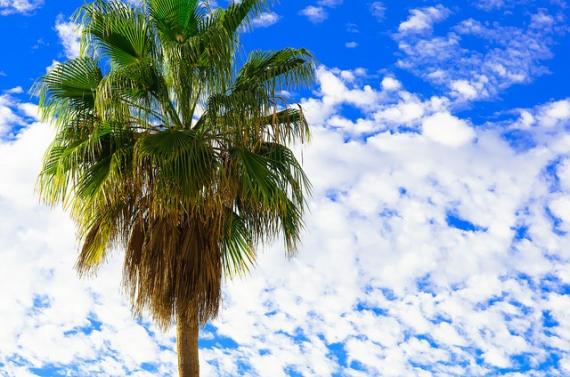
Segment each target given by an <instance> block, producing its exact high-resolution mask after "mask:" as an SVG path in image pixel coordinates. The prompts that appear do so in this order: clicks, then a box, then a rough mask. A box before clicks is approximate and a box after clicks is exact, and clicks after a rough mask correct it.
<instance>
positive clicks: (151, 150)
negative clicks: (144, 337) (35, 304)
mask: <svg viewBox="0 0 570 377" xmlns="http://www.w3.org/2000/svg"><path fill="white" fill-rule="evenodd" d="M262 9H264V4H263V0H241V1H239V2H237V1H235V2H232V4H230V5H229V6H228V7H227V8H226V9H219V8H217V9H212V8H210V7H209V6H208V4H207V3H206V2H204V1H199V0H145V1H143V2H141V4H140V5H127V4H126V3H123V2H121V1H102V0H99V1H95V2H94V3H91V4H88V5H85V6H83V7H82V8H80V10H79V11H78V20H79V22H80V24H81V28H82V39H81V55H80V57H78V58H76V59H71V60H69V61H67V62H65V63H62V64H59V65H57V66H56V67H54V68H53V69H51V70H50V71H49V72H48V73H47V74H46V75H45V76H44V77H42V78H41V79H40V80H39V81H38V84H37V87H36V88H37V94H38V96H39V98H40V109H41V113H42V116H43V117H44V119H46V120H50V121H51V122H53V123H54V124H55V127H56V134H55V137H54V140H53V142H52V144H51V146H50V147H49V149H48V151H47V153H46V156H45V159H44V162H43V166H42V169H41V172H40V174H39V178H38V191H39V193H40V196H41V198H42V199H43V200H44V201H45V202H46V203H48V204H50V205H62V206H63V207H64V208H66V209H67V210H69V212H70V214H71V216H72V218H73V219H74V221H75V222H76V224H77V228H78V239H79V240H80V243H81V248H80V251H79V257H78V260H77V269H78V271H79V273H80V275H89V274H92V273H94V272H95V271H96V269H97V267H98V266H99V265H101V263H103V262H104V261H105V260H106V258H107V257H108V253H109V251H110V250H112V249H114V248H120V249H124V252H125V260H124V269H123V284H124V287H125V288H126V291H127V292H128V293H129V295H130V299H131V303H132V308H133V313H134V314H135V315H141V314H142V313H143V312H144V311H148V312H149V313H150V315H151V316H152V318H153V319H154V320H155V322H156V323H157V325H158V326H159V327H160V328H162V329H167V328H168V327H169V326H170V325H172V324H173V323H174V322H176V325H177V348H178V358H179V373H180V376H184V377H188V376H192V377H194V376H198V375H199V362H198V333H199V328H200V326H202V325H204V324H205V323H206V322H207V321H209V320H211V319H213V318H215V317H216V315H217V314H218V311H219V308H220V299H221V287H222V281H223V280H224V278H231V277H233V276H236V275H239V274H242V273H245V272H247V271H248V270H249V269H250V268H251V267H252V265H253V264H254V262H255V258H256V247H258V246H259V245H260V244H263V243H266V242H269V241H271V240H273V239H275V238H276V237H277V236H279V235H282V236H283V239H284V241H285V242H284V249H285V250H286V252H287V253H288V255H291V254H292V253H294V252H295V250H296V246H297V244H298V241H299V237H300V232H301V230H302V226H303V225H302V215H303V213H304V210H305V207H306V197H307V195H308V194H309V190H310V185H309V182H308V180H307V177H306V175H305V173H304V171H303V169H302V166H301V164H300V163H299V161H298V160H297V159H296V157H295V155H294V153H293V152H292V150H291V149H290V147H291V146H292V144H293V143H296V142H303V141H304V140H306V139H307V137H308V131H309V130H308V125H307V123H306V121H305V118H304V116H303V112H302V109H301V108H300V107H289V106H288V105H287V102H286V98H284V97H283V96H282V94H281V93H283V91H284V90H286V89H289V90H291V89H294V88H300V87H304V86H306V85H308V84H309V83H310V82H311V81H312V79H313V74H314V64H313V62H312V57H311V55H310V54H309V53H308V52H307V51H306V50H304V49H293V48H289V49H284V50H280V51H275V52H261V51H258V52H253V53H251V54H250V55H249V56H247V57H243V58H242V59H241V60H243V64H241V65H240V66H239V67H238V66H237V65H238V64H237V63H236V61H237V60H238V58H239V55H240V54H237V49H238V44H239V41H238V32H239V31H240V30H241V29H242V28H243V27H244V26H246V25H247V24H248V20H251V19H252V17H254V16H256V15H257V14H259V12H261V11H262Z"/></svg>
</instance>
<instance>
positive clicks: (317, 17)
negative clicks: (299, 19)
mask: <svg viewBox="0 0 570 377" xmlns="http://www.w3.org/2000/svg"><path fill="white" fill-rule="evenodd" d="M342 3H343V0H319V1H317V4H316V5H309V6H307V7H305V8H303V9H302V10H301V11H300V12H299V14H300V15H302V16H305V17H307V18H308V19H309V21H311V22H312V23H321V22H323V21H325V20H326V19H327V18H328V17H329V14H328V12H327V8H336V7H337V6H339V5H341V4H342Z"/></svg>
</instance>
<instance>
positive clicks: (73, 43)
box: [55, 16, 81, 59]
mask: <svg viewBox="0 0 570 377" xmlns="http://www.w3.org/2000/svg"><path fill="white" fill-rule="evenodd" d="M55 30H56V31H57V35H58V37H59V40H60V42H61V44H62V45H63V49H64V52H65V56H66V57H67V58H68V59H73V58H76V57H78V56H79V52H80V39H81V27H80V26H79V25H78V24H76V23H74V22H71V21H65V20H64V19H63V17H61V16H60V17H58V19H57V21H56V24H55Z"/></svg>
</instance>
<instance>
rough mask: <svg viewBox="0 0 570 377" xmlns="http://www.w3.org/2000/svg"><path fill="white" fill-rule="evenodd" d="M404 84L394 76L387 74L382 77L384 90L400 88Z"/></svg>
mask: <svg viewBox="0 0 570 377" xmlns="http://www.w3.org/2000/svg"><path fill="white" fill-rule="evenodd" d="M401 87H402V84H401V83H400V82H399V81H398V80H396V79H395V78H393V77H390V76H387V77H384V79H382V89H384V90H398V89H400V88H401Z"/></svg>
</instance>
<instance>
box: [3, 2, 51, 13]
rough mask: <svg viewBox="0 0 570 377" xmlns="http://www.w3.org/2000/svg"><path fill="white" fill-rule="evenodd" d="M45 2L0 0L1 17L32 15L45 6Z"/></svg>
mask: <svg viewBox="0 0 570 377" xmlns="http://www.w3.org/2000/svg"><path fill="white" fill-rule="evenodd" d="M43 3H44V1H43V0H0V15H2V16H6V15H9V14H14V13H24V14H25V13H30V12H32V11H34V10H36V9H38V8H39V7H41V6H42V5H43Z"/></svg>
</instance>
